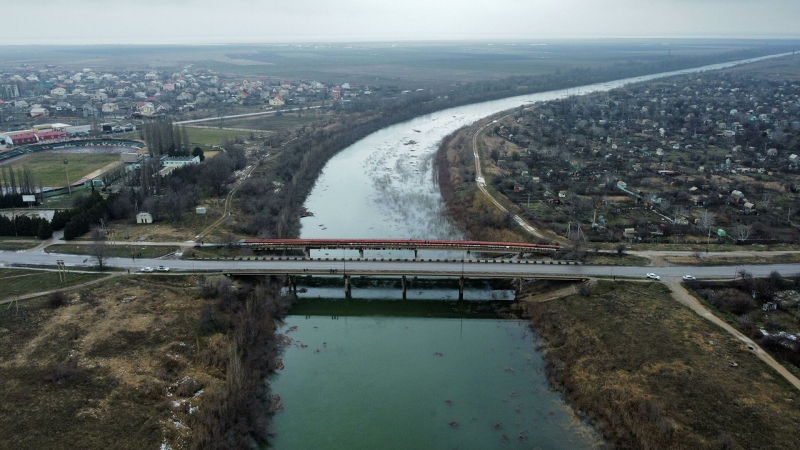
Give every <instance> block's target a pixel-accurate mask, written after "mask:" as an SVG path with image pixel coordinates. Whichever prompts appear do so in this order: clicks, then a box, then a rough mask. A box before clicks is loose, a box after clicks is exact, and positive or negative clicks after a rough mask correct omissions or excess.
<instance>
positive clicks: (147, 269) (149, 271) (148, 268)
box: [141, 267, 155, 273]
mask: <svg viewBox="0 0 800 450" xmlns="http://www.w3.org/2000/svg"><path fill="white" fill-rule="evenodd" d="M141 271H142V272H144V273H153V272H155V269H153V268H152V267H142V270H141Z"/></svg>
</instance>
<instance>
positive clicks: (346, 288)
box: [344, 275, 352, 298]
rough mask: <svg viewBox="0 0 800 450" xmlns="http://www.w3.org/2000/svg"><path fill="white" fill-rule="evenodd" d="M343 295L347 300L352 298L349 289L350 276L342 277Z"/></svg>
mask: <svg viewBox="0 0 800 450" xmlns="http://www.w3.org/2000/svg"><path fill="white" fill-rule="evenodd" d="M344 295H345V297H347V298H351V297H352V290H351V288H350V275H345V276H344Z"/></svg>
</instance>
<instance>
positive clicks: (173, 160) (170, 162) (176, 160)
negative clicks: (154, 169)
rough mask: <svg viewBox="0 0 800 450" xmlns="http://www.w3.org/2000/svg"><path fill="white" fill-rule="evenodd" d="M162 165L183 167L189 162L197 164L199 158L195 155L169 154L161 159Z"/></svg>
mask: <svg viewBox="0 0 800 450" xmlns="http://www.w3.org/2000/svg"><path fill="white" fill-rule="evenodd" d="M161 162H162V163H163V164H164V167H183V166H186V165H189V164H199V163H200V158H199V157H197V156H170V157H167V158H164V159H163V160H161Z"/></svg>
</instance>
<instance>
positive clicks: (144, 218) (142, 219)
mask: <svg viewBox="0 0 800 450" xmlns="http://www.w3.org/2000/svg"><path fill="white" fill-rule="evenodd" d="M136 223H138V224H148V223H153V215H152V214H150V213H149V212H144V211H142V212H140V213H139V214H137V215H136Z"/></svg>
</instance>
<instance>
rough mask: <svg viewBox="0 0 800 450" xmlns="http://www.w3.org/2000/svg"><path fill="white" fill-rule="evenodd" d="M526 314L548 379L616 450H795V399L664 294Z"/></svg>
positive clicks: (567, 304) (655, 288) (610, 294)
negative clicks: (541, 346) (543, 349)
mask: <svg viewBox="0 0 800 450" xmlns="http://www.w3.org/2000/svg"><path fill="white" fill-rule="evenodd" d="M530 308H531V313H532V316H533V318H534V322H535V323H536V324H537V327H538V328H539V330H540V332H541V334H542V337H543V338H544V340H545V342H546V344H547V349H548V353H547V358H548V362H549V363H550V367H551V369H552V375H553V379H554V380H556V382H557V383H558V384H560V385H561V386H562V387H563V390H564V393H565V395H566V396H567V397H568V399H569V400H570V401H571V402H572V403H573V405H574V406H575V407H576V408H578V409H579V410H581V411H584V412H586V413H587V414H588V415H589V417H590V418H592V419H594V420H596V422H597V423H598V425H599V427H600V429H601V430H602V431H603V432H604V434H605V435H606V437H607V438H608V439H609V440H610V441H611V443H613V444H614V445H615V446H616V447H617V448H636V449H656V448H676V449H678V448H680V449H684V448H685V449H697V448H731V449H750V448H760V449H787V448H796V443H797V442H798V439H800V408H798V407H797V405H798V402H800V393H798V392H797V391H796V390H795V389H794V388H793V387H792V386H791V385H789V384H788V382H786V381H785V380H784V379H783V378H781V377H780V376H777V375H776V374H775V373H773V371H772V370H771V369H770V368H769V367H768V366H766V365H765V364H764V363H763V362H761V361H760V360H759V359H758V358H756V357H755V356H754V355H753V354H751V353H750V352H749V350H748V349H747V348H746V347H744V346H743V344H742V343H741V342H740V341H738V340H736V339H734V338H732V337H731V336H729V335H728V334H726V333H725V332H724V331H722V330H721V329H719V328H716V327H714V326H713V325H711V324H709V323H708V322H706V321H704V320H703V319H702V318H700V317H698V316H697V315H695V314H694V313H692V312H690V311H689V310H687V309H685V308H683V307H682V306H680V305H679V304H678V303H677V302H675V301H673V300H672V299H671V298H670V295H669V290H668V289H667V288H666V287H664V286H662V285H660V284H655V283H653V284H649V283H610V282H603V283H600V284H599V286H598V289H597V290H596V291H595V293H594V294H592V295H591V296H590V297H581V296H578V295H574V296H571V297H568V298H566V299H564V300H559V301H554V302H549V303H546V304H539V305H531V306H530ZM732 363H736V365H737V366H736V367H733V366H732V365H731V364H732Z"/></svg>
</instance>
